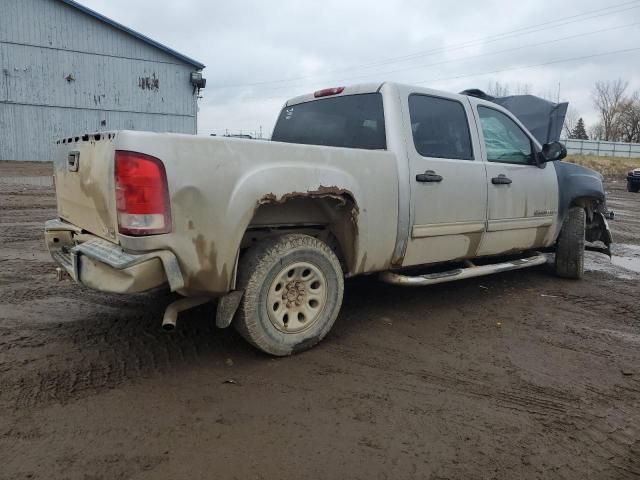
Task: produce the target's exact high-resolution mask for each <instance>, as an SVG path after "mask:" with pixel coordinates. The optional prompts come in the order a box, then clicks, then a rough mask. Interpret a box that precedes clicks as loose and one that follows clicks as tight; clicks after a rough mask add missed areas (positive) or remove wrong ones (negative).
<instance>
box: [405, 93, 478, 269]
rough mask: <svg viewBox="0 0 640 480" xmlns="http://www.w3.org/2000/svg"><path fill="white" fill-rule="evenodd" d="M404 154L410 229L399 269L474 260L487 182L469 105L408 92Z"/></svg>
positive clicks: (451, 99) (452, 97)
mask: <svg viewBox="0 0 640 480" xmlns="http://www.w3.org/2000/svg"><path fill="white" fill-rule="evenodd" d="M407 102H408V104H407V105H406V106H405V108H407V109H408V111H409V118H410V120H411V121H410V125H407V126H406V128H407V144H408V145H407V151H408V155H409V171H410V177H409V182H410V184H409V188H410V190H411V231H410V236H409V241H408V244H407V249H406V252H405V257H404V260H403V265H405V266H408V265H419V264H425V263H433V262H443V261H449V260H454V259H462V258H470V257H474V256H475V255H476V253H477V250H478V248H479V245H480V241H481V239H482V236H483V233H484V229H485V221H486V203H487V181H486V172H485V166H484V163H483V162H482V161H481V158H480V153H479V152H480V148H479V147H480V146H479V144H478V142H477V140H476V138H477V136H475V135H473V136H472V135H471V134H470V127H469V120H471V121H473V120H472V119H473V113H472V112H471V105H470V104H469V103H468V102H467V101H465V102H461V101H460V100H459V99H458V98H456V97H454V96H450V97H449V96H447V95H446V94H441V93H438V95H437V96H435V95H428V94H411V95H409V96H408V97H407Z"/></svg>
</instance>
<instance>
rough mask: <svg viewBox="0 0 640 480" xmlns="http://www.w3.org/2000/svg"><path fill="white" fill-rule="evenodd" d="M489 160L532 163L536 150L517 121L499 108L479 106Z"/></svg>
mask: <svg viewBox="0 0 640 480" xmlns="http://www.w3.org/2000/svg"><path fill="white" fill-rule="evenodd" d="M478 115H479V116H480V125H481V126H482V133H483V135H484V145H485V149H486V151H487V160H488V161H490V162H502V163H516V164H523V165H531V164H532V163H534V152H533V148H532V143H531V139H530V138H529V137H528V136H527V135H526V134H525V133H524V132H523V131H522V129H521V128H520V127H519V126H518V124H517V123H516V122H514V121H513V120H512V119H510V118H509V117H508V116H507V115H505V114H504V113H502V112H499V111H498V110H494V109H493V108H488V107H482V106H479V107H478Z"/></svg>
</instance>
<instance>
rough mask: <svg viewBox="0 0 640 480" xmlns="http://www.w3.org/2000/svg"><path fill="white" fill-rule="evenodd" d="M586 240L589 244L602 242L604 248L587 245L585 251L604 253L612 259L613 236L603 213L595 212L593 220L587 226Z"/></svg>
mask: <svg viewBox="0 0 640 480" xmlns="http://www.w3.org/2000/svg"><path fill="white" fill-rule="evenodd" d="M585 240H586V241H587V242H589V243H594V242H602V243H603V244H604V247H600V246H597V245H587V246H586V247H585V250H590V251H593V252H600V253H604V254H605V255H609V257H611V244H612V243H613V236H612V235H611V230H610V229H609V223H608V222H607V218H606V217H605V215H604V213H602V212H597V211H596V212H593V220H592V221H591V222H589V224H588V225H587V231H586V232H585Z"/></svg>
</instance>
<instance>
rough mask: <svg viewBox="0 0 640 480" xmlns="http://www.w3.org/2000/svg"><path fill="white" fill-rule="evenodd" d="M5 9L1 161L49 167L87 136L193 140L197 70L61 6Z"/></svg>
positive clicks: (14, 0)
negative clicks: (57, 148) (164, 135)
mask: <svg viewBox="0 0 640 480" xmlns="http://www.w3.org/2000/svg"><path fill="white" fill-rule="evenodd" d="M0 3H1V4H2V15H0V159H3V160H49V159H50V155H49V151H50V143H51V141H53V140H54V139H57V138H60V137H64V136H69V135H74V134H75V135H77V134H82V133H85V132H94V131H104V130H117V129H135V130H149V131H160V132H162V131H167V132H179V133H196V115H197V99H196V98H195V95H194V94H193V87H192V85H191V83H190V81H189V75H190V72H192V71H193V70H195V68H194V67H193V66H192V65H189V64H188V63H186V62H181V61H180V60H179V59H177V58H175V57H173V56H170V55H168V54H167V53H165V52H164V51H162V50H159V49H158V48H155V47H153V46H150V45H149V44H147V43H145V42H144V41H142V40H139V39H137V38H135V37H132V36H131V35H128V34H126V33H125V32H122V31H120V30H118V29H116V28H114V27H112V26H110V25H108V24H105V23H104V22H101V21H99V20H97V19H95V18H93V17H91V16H89V15H87V14H84V13H83V12H80V11H78V10H77V9H75V8H73V7H70V6H68V5H66V4H64V3H62V2H59V1H57V0H0ZM69 74H72V75H73V77H74V78H75V80H73V81H67V80H66V79H65V77H67V76H68V75H69ZM154 75H155V78H157V79H158V82H159V84H158V88H151V89H148V88H141V87H140V78H146V77H151V78H153V76H154ZM103 120H104V121H106V125H102V123H101V122H102V121H103Z"/></svg>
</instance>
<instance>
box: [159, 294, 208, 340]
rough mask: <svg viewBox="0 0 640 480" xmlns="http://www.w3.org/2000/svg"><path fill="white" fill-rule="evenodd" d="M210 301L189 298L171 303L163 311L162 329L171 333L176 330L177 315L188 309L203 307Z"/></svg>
mask: <svg viewBox="0 0 640 480" xmlns="http://www.w3.org/2000/svg"><path fill="white" fill-rule="evenodd" d="M209 301H211V298H210V297H191V298H181V299H180V300H176V301H175V302H173V303H171V304H170V305H169V306H168V307H167V309H166V310H165V311H164V317H163V318H162V329H163V330H164V331H165V332H173V331H174V330H175V329H176V322H177V321H178V313H180V312H183V311H184V310H189V309H190V308H193V307H197V306H198V305H203V304H205V303H207V302H209Z"/></svg>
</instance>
